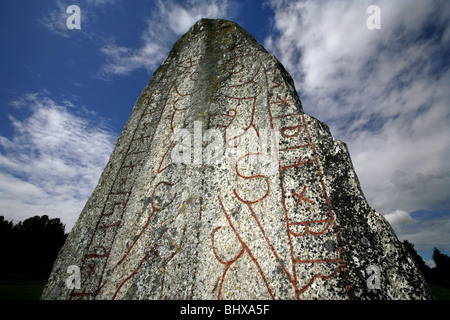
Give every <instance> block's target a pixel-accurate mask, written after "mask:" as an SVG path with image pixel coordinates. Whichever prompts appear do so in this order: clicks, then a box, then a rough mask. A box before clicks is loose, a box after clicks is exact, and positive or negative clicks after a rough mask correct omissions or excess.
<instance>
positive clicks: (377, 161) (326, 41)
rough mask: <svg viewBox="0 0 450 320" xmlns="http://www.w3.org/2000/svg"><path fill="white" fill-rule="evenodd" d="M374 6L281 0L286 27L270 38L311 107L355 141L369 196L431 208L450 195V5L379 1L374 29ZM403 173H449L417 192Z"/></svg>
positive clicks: (379, 204) (378, 204)
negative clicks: (443, 60)
mask: <svg viewBox="0 0 450 320" xmlns="http://www.w3.org/2000/svg"><path fill="white" fill-rule="evenodd" d="M370 4H373V3H372V1H358V2H353V1H294V2H287V1H285V2H283V3H281V4H280V3H278V2H274V3H272V7H273V8H274V11H275V18H274V27H275V29H276V30H277V31H278V35H272V36H269V37H268V38H267V40H266V43H265V45H266V47H267V48H268V50H269V51H271V52H274V53H275V54H276V55H277V57H278V58H279V59H280V60H281V61H282V63H283V64H284V65H285V66H286V68H287V70H288V71H289V72H290V73H291V74H292V75H293V77H294V79H295V82H296V87H297V90H298V91H299V93H300V96H301V98H302V102H303V107H304V110H305V112H307V113H309V114H312V115H314V116H316V117H317V118H318V119H320V120H322V121H324V122H326V123H327V124H328V125H330V127H331V129H332V132H333V134H334V136H335V137H337V138H340V139H342V140H344V141H346V142H347V143H348V145H349V148H350V153H351V155H352V158H353V160H354V165H355V167H356V170H357V173H358V175H359V178H360V180H361V183H362V186H363V189H364V191H365V193H366V196H367V197H368V199H369V202H371V203H372V204H373V205H374V206H375V208H376V209H379V210H380V211H381V212H382V213H388V212H392V211H394V210H397V209H399V208H404V209H405V210H408V211H413V210H419V209H428V208H429V206H430V205H432V204H433V203H434V204H436V202H439V201H444V200H445V199H448V198H449V196H450V180H449V179H448V173H449V172H450V166H449V164H448V160H447V159H448V158H449V156H450V146H449V139H448V137H449V136H450V127H449V126H448V117H449V116H450V109H448V103H449V101H450V99H449V93H448V83H449V82H450V71H449V68H448V64H447V65H446V66H443V67H442V66H440V65H439V64H437V65H436V63H438V62H437V61H439V58H440V56H439V55H440V54H439V51H440V50H441V49H442V47H444V48H445V47H446V48H447V50H448V48H449V46H450V42H449V38H448V34H449V32H450V31H449V30H450V26H449V25H448V24H445V23H444V21H445V19H446V18H448V16H449V15H450V6H449V5H448V2H445V1H431V2H430V1H428V2H425V1H414V2H412V1H377V5H379V6H380V8H381V21H382V22H381V25H382V27H381V30H369V29H368V28H367V27H366V19H367V18H368V16H369V15H368V14H367V13H366V9H367V7H368V6H369V5H370ZM433 24H434V25H436V26H438V28H436V30H428V29H427V28H430V25H433ZM432 31H433V32H434V33H432ZM446 35H447V36H446ZM444 41H446V42H444ZM434 56H435V57H436V58H435V59H432V58H431V57H434ZM398 171H403V172H405V173H406V174H407V175H409V176H414V177H417V176H423V177H432V176H433V177H437V176H441V177H443V178H441V179H437V178H436V179H431V180H430V179H428V184H427V186H426V188H422V190H421V191H422V195H421V196H420V197H419V198H417V193H418V189H419V186H420V185H419V184H416V188H415V189H414V190H411V189H408V190H405V189H402V188H398V186H399V185H398V183H397V184H396V183H395V178H396V176H395V174H396V172H398ZM416 182H419V181H416Z"/></svg>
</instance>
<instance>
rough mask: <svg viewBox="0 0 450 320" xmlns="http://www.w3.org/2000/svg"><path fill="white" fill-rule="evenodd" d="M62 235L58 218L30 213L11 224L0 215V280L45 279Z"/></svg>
mask: <svg viewBox="0 0 450 320" xmlns="http://www.w3.org/2000/svg"><path fill="white" fill-rule="evenodd" d="M66 238H67V234H66V233H65V225H64V224H63V223H62V222H61V220H60V219H59V218H55V219H50V218H49V217H48V216H47V215H43V216H34V217H31V218H28V219H26V220H24V221H22V222H19V223H17V224H16V225H14V224H13V223H12V222H11V221H6V220H5V218H4V217H3V216H0V250H1V251H0V252H1V256H2V259H1V263H0V279H1V280H47V279H48V277H49V276H50V272H51V269H52V266H53V263H54V261H55V260H56V256H57V255H58V252H59V250H60V249H61V247H62V245H63V244H64V242H65V240H66Z"/></svg>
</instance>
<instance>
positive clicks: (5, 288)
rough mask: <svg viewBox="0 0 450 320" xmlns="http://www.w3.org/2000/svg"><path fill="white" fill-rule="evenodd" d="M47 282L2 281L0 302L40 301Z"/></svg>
mask: <svg viewBox="0 0 450 320" xmlns="http://www.w3.org/2000/svg"><path fill="white" fill-rule="evenodd" d="M46 283H47V281H45V280H44V281H23V280H5V281H0V300H38V299H39V298H40V296H41V293H42V290H44V287H45V284H46Z"/></svg>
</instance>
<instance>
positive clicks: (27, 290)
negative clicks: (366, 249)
mask: <svg viewBox="0 0 450 320" xmlns="http://www.w3.org/2000/svg"><path fill="white" fill-rule="evenodd" d="M46 283H47V281H24V280H4V281H0V300H39V298H40V297H41V294H42V290H44V286H45V284H46ZM430 289H431V292H432V294H433V297H434V299H435V300H450V289H447V288H444V287H439V286H435V285H430Z"/></svg>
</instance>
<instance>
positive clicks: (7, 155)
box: [0, 94, 115, 231]
mask: <svg viewBox="0 0 450 320" xmlns="http://www.w3.org/2000/svg"><path fill="white" fill-rule="evenodd" d="M13 105H14V106H15V107H20V108H26V109H27V110H29V111H31V115H30V116H29V117H27V118H26V119H22V120H18V119H14V118H12V117H11V120H12V122H13V127H14V136H13V138H11V139H8V138H6V137H3V136H0V147H1V150H2V152H1V153H0V168H1V176H0V197H1V201H0V212H1V214H2V215H4V216H5V217H6V218H7V219H14V220H19V221H20V220H24V219H25V218H28V217H30V216H34V215H42V214H47V215H49V216H51V217H58V218H61V219H62V221H63V222H64V223H65V224H66V231H69V229H71V228H72V226H73V224H74V223H75V221H76V219H77V218H78V215H79V213H80V212H81V209H82V208H83V206H84V204H85V203H86V201H87V199H88V197H89V196H90V195H91V193H92V191H93V189H94V187H95V186H96V184H97V182H98V179H99V177H100V173H101V172H102V170H103V168H104V166H105V165H106V162H107V161H108V159H109V156H110V154H111V152H112V149H113V147H114V143H115V137H114V136H113V135H112V134H111V133H110V132H109V131H108V130H107V129H105V128H101V127H98V126H96V125H94V124H93V123H92V122H91V120H88V119H89V118H88V116H87V115H85V114H83V113H82V112H81V111H79V110H74V107H73V105H72V104H71V103H69V102H65V103H64V104H59V103H57V102H55V101H54V100H52V99H50V98H48V97H46V96H44V95H42V94H28V95H26V96H24V97H22V98H20V99H17V100H15V101H14V103H13Z"/></svg>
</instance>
